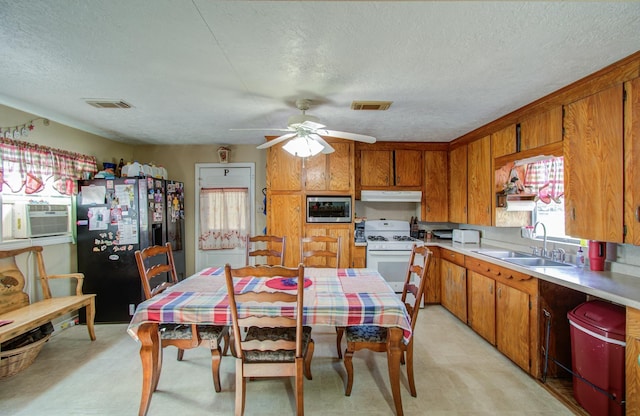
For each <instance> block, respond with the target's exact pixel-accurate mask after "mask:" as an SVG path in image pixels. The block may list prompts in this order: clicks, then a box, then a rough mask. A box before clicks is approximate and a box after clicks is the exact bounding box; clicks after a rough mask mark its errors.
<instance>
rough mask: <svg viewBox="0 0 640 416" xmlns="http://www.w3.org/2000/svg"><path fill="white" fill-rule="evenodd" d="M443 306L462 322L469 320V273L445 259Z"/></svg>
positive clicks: (443, 267) (442, 272)
mask: <svg viewBox="0 0 640 416" xmlns="http://www.w3.org/2000/svg"><path fill="white" fill-rule="evenodd" d="M440 264H441V266H440V267H441V277H442V306H444V307H445V308H446V309H447V310H449V312H451V313H452V314H454V315H455V316H456V317H458V319H460V320H461V321H462V322H465V323H466V322H467V275H466V269H465V268H464V267H461V266H458V265H456V264H453V263H451V262H449V261H446V260H443V261H442V262H441V263H440Z"/></svg>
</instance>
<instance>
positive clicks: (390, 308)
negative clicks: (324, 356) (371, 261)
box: [127, 267, 411, 342]
mask: <svg viewBox="0 0 640 416" xmlns="http://www.w3.org/2000/svg"><path fill="white" fill-rule="evenodd" d="M305 277H306V278H308V279H310V280H311V282H312V284H311V286H309V287H308V288H306V289H305V291H304V322H305V325H328V326H353V325H378V326H386V327H400V328H402V329H403V330H404V339H405V342H406V341H408V340H409V338H410V337H411V325H410V323H409V316H408V314H407V311H406V309H405V307H404V305H403V304H402V302H401V301H400V298H399V296H398V295H397V294H396V293H394V292H393V290H392V289H391V287H389V285H388V284H387V283H386V282H385V281H384V279H383V278H382V276H380V274H379V273H378V272H377V271H376V270H372V269H328V268H327V269H325V268H306V269H305ZM235 288H236V291H238V292H244V291H260V290H273V289H270V288H268V287H267V286H266V285H265V284H264V282H263V281H261V280H260V279H256V278H252V277H246V278H242V279H237V280H236V281H235ZM248 312H251V313H252V314H255V313H257V312H261V313H265V314H269V315H288V314H291V311H287V310H285V309H284V308H280V307H277V306H275V307H274V306H269V307H263V306H261V305H258V304H255V303H253V304H249V303H247V304H239V305H238V315H239V316H240V317H243V316H246V315H247V314H248ZM145 322H158V323H185V324H186V323H189V324H190V323H199V324H215V325H230V324H231V314H230V312H229V303H228V298H227V289H226V285H225V278H224V268H222V267H210V268H207V269H204V270H202V271H200V272H198V273H196V274H195V275H193V276H190V277H189V278H188V279H185V280H184V281H182V282H180V283H178V284H177V285H175V286H173V287H172V288H171V289H170V290H168V291H166V292H164V293H162V294H160V295H157V296H155V297H154V298H152V299H149V300H147V301H145V302H143V303H141V304H140V305H138V308H137V309H136V312H135V314H134V315H133V318H132V320H131V323H130V324H129V327H128V329H127V330H128V332H129V334H130V335H131V336H132V337H133V338H134V339H137V330H138V327H139V326H140V325H141V324H143V323H145Z"/></svg>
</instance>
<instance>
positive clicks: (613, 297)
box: [425, 240, 640, 309]
mask: <svg viewBox="0 0 640 416" xmlns="http://www.w3.org/2000/svg"><path fill="white" fill-rule="evenodd" d="M425 245H427V246H437V247H442V248H446V249H449V250H452V251H455V252H458V253H461V254H464V255H465V256H471V257H475V258H478V259H481V260H484V261H488V262H490V263H494V264H497V265H500V266H503V267H506V268H509V269H512V270H516V271H519V272H522V273H526V274H529V275H530V276H534V277H536V278H538V279H541V280H545V281H547V282H550V283H554V284H557V285H560V286H564V287H568V288H570V289H574V290H577V291H580V292H583V293H586V294H588V295H592V296H597V297H599V298H602V299H606V300H609V301H611V302H614V303H618V304H620V305H624V306H630V307H633V308H636V309H640V277H635V276H629V275H626V274H621V273H614V272H610V271H603V272H594V271H591V270H589V268H588V267H586V268H584V269H583V268H578V267H546V268H536V269H535V270H534V269H529V268H527V267H523V266H519V265H517V264H513V263H509V262H506V261H503V260H499V259H496V258H493V257H489V256H486V255H483V254H480V253H476V252H474V250H478V249H499V250H504V248H502V247H496V246H491V245H486V244H460V243H452V242H451V241H446V240H438V241H426V242H425Z"/></svg>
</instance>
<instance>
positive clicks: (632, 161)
mask: <svg viewBox="0 0 640 416" xmlns="http://www.w3.org/2000/svg"><path fill="white" fill-rule="evenodd" d="M625 90H626V93H627V99H626V101H625V110H624V120H625V130H624V174H625V176H624V224H625V225H626V227H627V234H626V235H625V237H624V242H625V243H627V244H634V245H640V78H636V79H634V80H632V81H629V82H627V83H626V85H625Z"/></svg>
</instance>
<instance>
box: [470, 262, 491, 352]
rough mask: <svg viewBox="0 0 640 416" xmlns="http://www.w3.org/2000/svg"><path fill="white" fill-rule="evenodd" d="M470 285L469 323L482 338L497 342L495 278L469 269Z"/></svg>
mask: <svg viewBox="0 0 640 416" xmlns="http://www.w3.org/2000/svg"><path fill="white" fill-rule="evenodd" d="M467 284H468V285H469V316H468V318H469V325H470V326H471V328H473V330H474V331H476V332H477V333H478V334H479V335H480V336H481V337H482V338H484V339H486V340H487V341H489V342H490V343H491V344H492V345H495V344H496V295H495V286H496V282H495V280H493V279H491V278H489V277H487V276H483V275H481V274H480V273H477V272H474V271H471V270H469V271H467Z"/></svg>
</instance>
